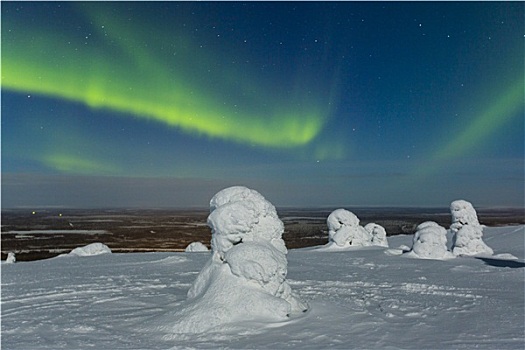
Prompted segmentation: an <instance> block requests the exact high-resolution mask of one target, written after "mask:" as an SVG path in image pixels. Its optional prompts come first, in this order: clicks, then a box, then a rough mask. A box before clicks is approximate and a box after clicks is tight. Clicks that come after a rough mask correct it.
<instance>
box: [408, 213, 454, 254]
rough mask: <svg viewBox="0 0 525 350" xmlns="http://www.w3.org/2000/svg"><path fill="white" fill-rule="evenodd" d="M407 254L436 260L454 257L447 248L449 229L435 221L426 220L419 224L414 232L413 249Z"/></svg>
mask: <svg viewBox="0 0 525 350" xmlns="http://www.w3.org/2000/svg"><path fill="white" fill-rule="evenodd" d="M406 255H407V256H409V257H410V256H411V257H416V258H420V259H436V260H441V259H450V258H453V257H454V256H453V255H452V254H451V253H450V252H449V251H448V250H447V230H446V229H445V228H444V227H442V226H440V225H438V224H437V223H435V222H433V221H426V222H424V223H422V224H419V225H418V227H417V228H416V233H415V234H414V239H413V243H412V250H411V251H410V252H408V253H406Z"/></svg>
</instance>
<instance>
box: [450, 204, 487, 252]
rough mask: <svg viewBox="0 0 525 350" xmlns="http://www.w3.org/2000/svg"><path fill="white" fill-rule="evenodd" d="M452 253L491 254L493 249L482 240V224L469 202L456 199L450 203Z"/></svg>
mask: <svg viewBox="0 0 525 350" xmlns="http://www.w3.org/2000/svg"><path fill="white" fill-rule="evenodd" d="M450 213H451V214H452V224H451V225H450V231H451V232H452V233H453V234H454V235H453V237H452V253H453V254H454V255H456V256H459V255H465V256H472V255H479V254H485V255H492V254H493V253H494V251H493V250H492V249H491V248H490V247H489V246H488V245H486V244H485V242H483V225H480V223H479V221H478V215H477V213H476V210H475V209H474V207H473V206H472V204H471V203H470V202H467V201H465V200H457V201H454V202H452V203H451V204H450Z"/></svg>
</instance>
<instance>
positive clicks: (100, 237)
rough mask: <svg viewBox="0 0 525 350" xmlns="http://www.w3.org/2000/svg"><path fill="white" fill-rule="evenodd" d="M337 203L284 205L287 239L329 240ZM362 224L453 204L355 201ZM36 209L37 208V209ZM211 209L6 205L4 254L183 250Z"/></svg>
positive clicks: (418, 218) (446, 217)
mask: <svg viewBox="0 0 525 350" xmlns="http://www.w3.org/2000/svg"><path fill="white" fill-rule="evenodd" d="M334 209H336V208H280V209H278V214H279V217H280V218H281V220H282V221H283V223H284V226H285V231H284V234H283V239H284V240H285V242H286V245H287V247H288V248H290V249H294V248H304V247H310V246H316V245H322V244H325V243H327V242H328V228H327V225H326V218H327V217H328V215H329V214H330V213H331V211H332V210H334ZM348 209H349V210H351V211H352V212H353V213H355V214H356V215H357V216H358V217H359V219H360V220H361V225H363V226H364V225H365V224H367V223H369V222H375V223H377V224H379V225H382V226H383V227H384V228H385V229H386V232H387V235H389V236H392V235H398V234H412V233H414V232H415V228H416V226H417V225H418V224H420V223H422V222H424V221H435V222H437V223H438V224H440V225H442V226H443V227H447V228H448V226H449V225H450V222H451V217H450V210H449V208H413V207H412V208H401V207H396V208H386V207H373V208H371V207H361V208H357V207H355V208H352V207H349V208H348ZM33 212H34V213H33ZM477 212H478V216H479V220H480V223H481V224H484V225H486V226H489V227H490V226H492V227H494V226H506V225H520V224H525V216H524V210H523V209H522V208H480V209H478V210H477ZM208 215H209V210H208V209H204V208H202V209H200V208H191V209H136V208H128V209H63V208H42V209H31V210H29V209H2V226H1V229H2V242H1V243H2V249H1V255H2V260H5V259H6V257H7V253H8V252H15V254H16V257H17V260H19V261H24V260H25V261H30V260H38V259H45V258H51V257H54V256H57V255H60V254H63V253H68V252H70V251H71V250H72V249H74V248H77V247H80V246H84V245H87V244H90V243H93V242H102V243H104V244H106V245H108V246H109V247H110V248H111V250H112V251H113V252H117V253H126V252H174V251H183V250H184V249H185V248H186V247H187V246H188V244H190V243H192V242H202V243H204V244H205V245H207V246H208V247H209V245H210V239H211V230H210V228H209V227H208V226H207V224H206V219H207V216H208Z"/></svg>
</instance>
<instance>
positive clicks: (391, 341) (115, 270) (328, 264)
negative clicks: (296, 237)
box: [1, 226, 525, 350]
mask: <svg viewBox="0 0 525 350" xmlns="http://www.w3.org/2000/svg"><path fill="white" fill-rule="evenodd" d="M388 239H389V244H390V246H391V247H400V246H405V245H408V246H410V245H411V242H412V239H413V235H396V236H390V237H388ZM484 239H485V241H486V242H487V243H488V244H490V245H491V247H493V249H494V251H495V252H496V255H494V256H492V257H490V258H485V257H477V258H470V257H466V258H461V259H459V258H458V259H451V260H446V261H440V260H430V259H425V260H419V261H417V264H415V261H414V259H403V258H400V257H399V256H390V255H388V254H387V252H388V249H387V250H383V249H356V250H347V251H341V250H340V251H339V252H336V253H334V252H325V251H319V250H309V249H307V248H303V249H293V250H290V251H289V253H288V255H287V260H288V274H287V277H286V278H287V279H286V281H287V283H288V284H289V285H290V286H291V287H292V288H293V290H294V292H295V293H297V295H299V296H300V297H301V298H302V299H304V300H306V301H307V302H308V304H309V305H310V309H309V311H308V312H307V313H305V314H304V316H303V317H298V318H293V317H290V318H287V319H286V320H284V321H279V322H271V323H270V322H268V321H266V320H265V319H264V318H263V317H262V316H261V317H260V318H259V317H258V318H256V319H253V320H252V321H250V322H247V321H245V320H246V318H244V317H243V315H240V317H239V318H238V319H239V321H238V322H235V321H234V322H233V323H230V324H227V325H226V324H222V325H217V326H216V327H215V328H213V329H210V330H209V331H207V332H204V333H197V334H191V333H187V334H175V333H171V334H169V336H166V334H168V333H166V332H164V331H162V330H158V329H154V328H150V327H149V326H153V325H157V324H163V325H164V326H166V325H169V324H172V323H170V322H173V320H174V318H173V317H174V315H175V314H176V312H177V311H182V310H185V309H186V310H187V307H188V305H187V303H186V302H185V299H186V293H187V291H188V288H190V286H191V284H192V281H193V280H194V279H195V276H196V274H198V272H199V270H201V269H202V267H203V266H204V265H205V264H207V263H208V262H209V260H210V259H209V258H210V256H209V254H186V253H175V252H169V253H168V252H165V253H125V254H119V253H114V254H102V255H98V256H93V257H91V258H89V259H68V263H67V264H64V263H63V260H62V259H47V260H39V261H31V262H24V261H18V262H17V263H16V264H2V299H1V309H2V328H1V330H2V344H1V345H2V349H4V348H5V349H10V350H27V349H49V350H51V349H52V350H62V349H115V350H121V349H126V350H129V349H149V350H161V349H162V350H166V349H301V350H303V349H307V350H313V349H385V348H387V349H437V348H439V349H442V350H449V349H472V348H476V349H486V350H488V349H523V344H525V334H524V332H523V330H524V329H525V298H524V295H525V289H524V288H525V274H524V273H523V272H524V271H525V270H524V269H525V267H524V266H525V263H524V258H525V252H524V245H523V242H524V240H525V229H524V226H507V227H497V228H491V227H488V228H485V230H484ZM242 245H243V244H239V245H238V246H242ZM272 252H273V250H272ZM228 254H229V253H228ZM503 254H505V255H506V256H508V257H516V258H517V259H514V260H503V259H496V257H497V256H503ZM232 258H233V259H234V260H235V259H237V258H238V257H232ZM219 266H220V267H219V268H220V269H225V270H229V269H230V268H229V267H228V266H227V264H221V265H219ZM270 270H271V268H265V269H263V270H262V271H263V272H261V275H267V274H268V275H271V274H270V273H269V271H270ZM257 271H258V270H257V269H255V270H254V271H251V270H250V272H249V274H256V275H257V274H259V272H257ZM242 273H248V272H242ZM214 276H215V278H217V279H223V280H224V281H225V282H233V283H232V285H231V288H230V289H229V291H231V292H232V293H233V294H236V293H238V286H239V284H238V283H237V282H236V280H238V279H239V278H238V277H237V276H235V275H234V274H233V273H230V272H227V273H221V274H217V275H214ZM243 285H244V287H245V288H246V290H248V286H247V285H248V283H246V284H243ZM210 287H213V288H215V287H217V291H218V292H221V293H224V297H226V298H230V296H228V290H224V289H221V288H218V287H219V284H218V283H217V284H216V283H213V284H210ZM259 287H260V285H258V284H257V285H254V286H253V288H252V289H250V292H252V293H250V294H248V295H247V299H239V300H237V301H236V302H237V303H238V305H239V308H237V309H233V310H231V309H223V310H217V309H216V308H214V307H213V306H214V305H210V308H209V311H208V317H211V318H213V317H216V316H215V314H216V313H218V312H226V313H230V319H233V318H234V316H235V315H232V314H231V313H235V314H241V310H240V309H241V308H242V307H249V306H248V304H249V302H251V301H252V300H254V299H255V298H256V297H259V296H260V297H262V298H267V297H268V298H270V295H269V294H268V293H267V292H266V291H263V290H262V288H259ZM210 292H211V291H210ZM256 293H260V294H258V295H256ZM269 305H272V306H273V305H274V303H273V299H272V302H271V303H270V304H269ZM195 307H196V306H195ZM199 309H200V310H202V311H203V313H204V310H203V309H201V308H199ZM248 312H249V311H248ZM272 319H273V318H272ZM195 320H196V319H195ZM145 328H146V329H145Z"/></svg>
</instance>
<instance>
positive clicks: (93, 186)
mask: <svg viewBox="0 0 525 350" xmlns="http://www.w3.org/2000/svg"><path fill="white" fill-rule="evenodd" d="M1 6H2V38H1V44H2V51H1V55H2V194H3V196H2V205H3V206H4V207H6V206H7V207H16V206H72V207H75V206H79V207H94V206H120V207H126V206H145V207H160V206H203V207H205V206H206V205H207V204H206V203H207V200H208V199H209V198H208V197H210V198H211V196H212V195H213V194H214V193H215V192H217V191H218V190H220V189H221V188H222V187H226V186H229V185H235V184H242V185H246V186H250V187H253V188H256V189H258V190H259V191H260V192H262V193H264V194H265V196H267V197H268V198H270V199H271V200H272V202H275V203H276V204H277V205H291V206H325V205H328V206H332V205H333V206H345V205H356V206H359V205H364V206H370V205H373V206H400V205H401V206H402V205H423V206H447V205H448V203H449V202H450V201H452V200H455V199H458V198H464V199H467V200H470V201H472V202H474V204H477V205H483V206H523V205H524V203H523V190H524V188H523V183H524V174H523V167H524V139H523V131H524V118H523V115H524V99H523V95H524V91H523V90H524V65H523V52H525V51H524V35H525V29H524V24H523V16H524V4H523V3H520V2H517V3H507V2H502V3H478V2H473V3H471V2H466V3H448V2H445V3H410V2H407V3H386V2H385V3H382V2H370V3H367V2H334V3H332V2H328V3H326V2H307V3H303V2H299V3H293V2H252V3H239V2H204V3H202V2H3V3H2V4H1Z"/></svg>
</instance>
